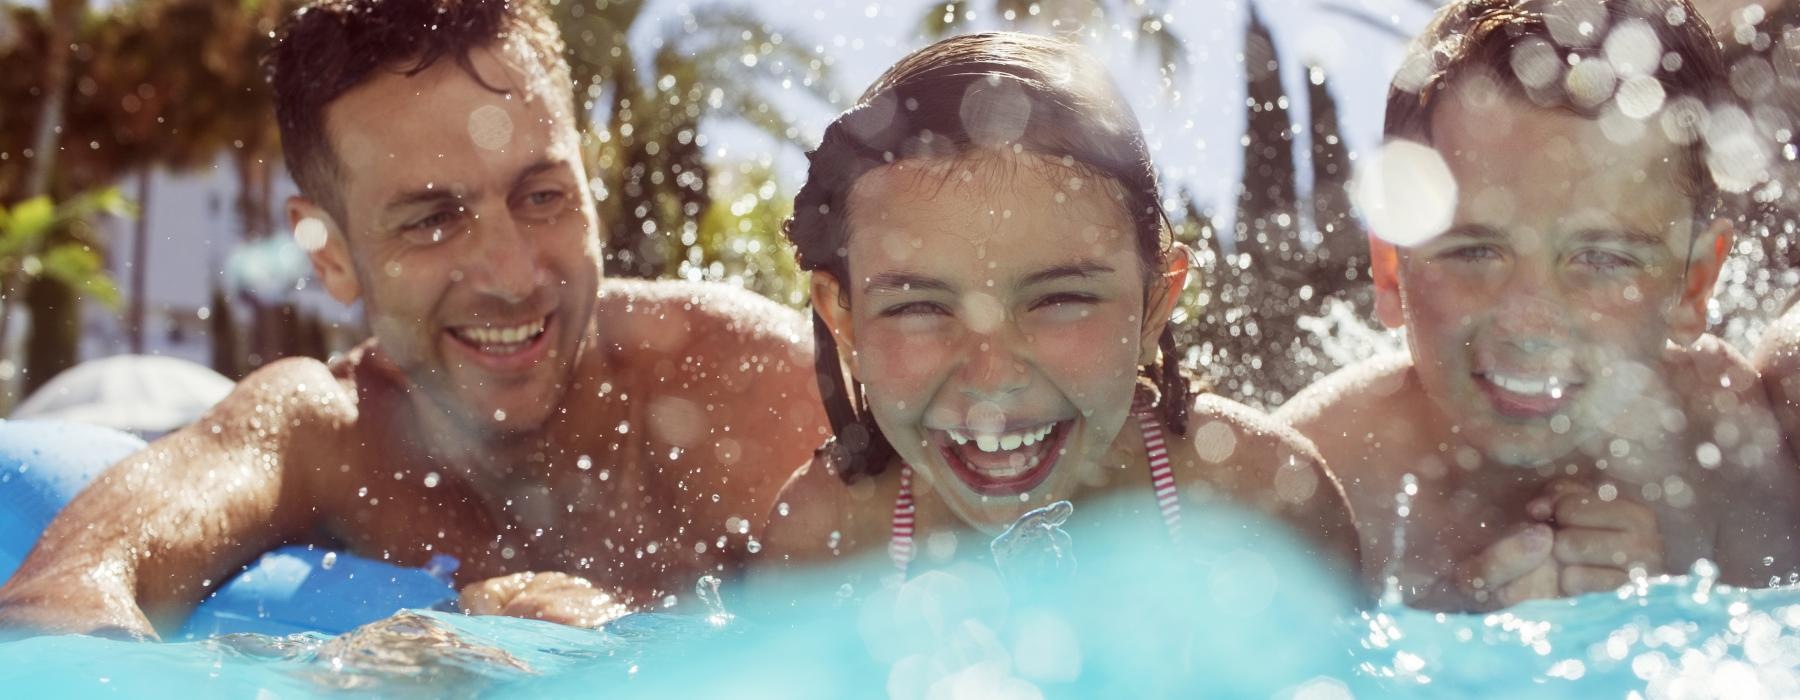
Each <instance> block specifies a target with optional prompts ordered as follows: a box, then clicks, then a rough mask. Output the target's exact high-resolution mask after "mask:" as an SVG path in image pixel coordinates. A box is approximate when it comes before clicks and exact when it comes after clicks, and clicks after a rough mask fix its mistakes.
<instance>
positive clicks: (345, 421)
mask: <svg viewBox="0 0 1800 700" xmlns="http://www.w3.org/2000/svg"><path fill="white" fill-rule="evenodd" d="M355 381H356V380H355V377H354V373H343V372H342V367H341V366H340V367H333V366H327V365H326V364H325V363H324V362H320V361H318V360H315V359H313V358H310V357H290V358H284V359H281V360H277V361H275V362H272V363H269V364H268V365H266V366H264V367H262V368H260V369H258V370H256V371H255V372H252V373H251V374H250V376H248V377H245V378H244V379H243V380H242V381H239V382H238V383H237V386H236V387H234V388H233V389H232V391H231V394H230V395H228V396H226V397H225V400H223V401H221V402H219V405H218V406H216V407H215V408H214V409H213V411H212V412H211V413H209V414H208V415H207V417H206V418H202V421H205V420H209V419H210V420H213V421H219V420H221V419H231V420H232V422H238V421H253V422H255V423H257V424H259V425H257V426H253V428H252V430H254V431H259V432H260V431H262V430H265V429H273V428H276V427H284V428H287V429H290V430H293V429H299V430H305V429H308V428H327V429H331V428H343V427H346V426H349V425H351V424H353V423H355V422H356V419H357V416H358V412H359V406H358V400H357V391H356V384H355ZM272 421H281V422H283V423H285V425H281V426H277V425H268V426H261V425H260V424H261V423H264V422H272ZM219 432H223V428H222V429H221V431H219Z"/></svg>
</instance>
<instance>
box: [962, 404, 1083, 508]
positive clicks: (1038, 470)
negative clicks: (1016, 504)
mask: <svg viewBox="0 0 1800 700" xmlns="http://www.w3.org/2000/svg"><path fill="white" fill-rule="evenodd" d="M1074 425H1075V420H1074V419H1069V420H1062V421H1057V422H1055V423H1042V424H1039V425H1035V426H1028V427H1023V428H1015V429H1013V430H1010V431H1008V432H1004V433H999V434H976V433H964V432H962V431H959V430H936V431H933V432H935V433H937V434H938V450H939V452H941V453H942V454H943V455H944V463H945V464H947V465H949V467H950V471H951V472H953V473H955V474H956V478H958V479H961V480H962V481H963V483H964V484H967V485H968V486H969V488H970V489H971V490H973V491H974V492H976V493H979V494H981V495H983V496H1016V495H1018V494H1021V493H1025V492H1026V491H1030V490H1031V489H1032V488H1034V487H1036V486H1037V485H1038V484H1041V483H1043V481H1044V478H1045V477H1048V476H1049V475H1050V472H1051V470H1053V469H1054V468H1055V467H1056V463H1057V461H1058V460H1060V459H1061V458H1062V456H1063V454H1064V450H1063V445H1064V443H1065V442H1067V440H1068V436H1069V432H1070V430H1071V429H1072V428H1073V426H1074Z"/></svg>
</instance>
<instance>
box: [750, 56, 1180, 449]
mask: <svg viewBox="0 0 1800 700" xmlns="http://www.w3.org/2000/svg"><path fill="white" fill-rule="evenodd" d="M983 152H988V153H1004V152H1011V153H1026V152H1028V153H1032V154H1034V155H1037V156H1040V157H1047V158H1049V159H1051V160H1052V162H1053V163H1060V165H1061V166H1063V167H1067V168H1070V169H1071V170H1073V171H1075V172H1078V173H1082V174H1085V175H1089V176H1093V177H1097V178H1100V179H1101V180H1102V183H1101V184H1102V186H1104V187H1108V188H1109V189H1110V190H1112V191H1114V192H1115V193H1116V194H1117V195H1118V198H1119V201H1120V202H1121V205H1122V206H1123V207H1124V208H1125V212H1126V213H1127V214H1128V215H1129V216H1130V218H1131V221H1132V225H1133V229H1134V233H1135V234H1136V236H1135V237H1136V241H1137V247H1138V254H1139V257H1140V259H1141V260H1142V261H1143V262H1144V263H1145V268H1146V269H1147V270H1161V269H1162V267H1161V264H1162V263H1165V262H1167V261H1168V259H1169V256H1170V255H1174V254H1175V249H1174V241H1173V237H1172V233H1171V228H1170V226H1169V219H1168V216H1167V214H1166V213H1165V212H1164V211H1163V208H1162V204H1161V199H1160V196H1159V194H1158V192H1159V190H1158V186H1157V178H1156V171H1155V169H1154V167H1153V166H1152V165H1151V162H1150V152H1149V149H1148V148H1146V146H1145V144H1144V137H1143V133H1142V130H1141V129H1140V127H1139V126H1138V121H1137V117H1136V116H1134V115H1133V114H1132V112H1131V108H1130V107H1129V106H1128V105H1127V103H1126V102H1125V100H1124V98H1123V96H1122V95H1121V94H1120V93H1119V91H1118V88H1117V87H1116V86H1115V85H1114V84H1113V83H1112V80H1111V79H1110V78H1108V77H1107V75H1106V72H1105V68H1104V67H1103V65H1102V64H1101V63H1100V61H1099V59H1097V58H1096V57H1094V56H1093V55H1092V54H1090V53H1088V52H1087V51H1086V50H1085V49H1083V48H1081V47H1080V46H1079V45H1077V44H1073V43H1070V42H1067V41H1063V40H1060V39H1053V38H1048V37H1041V36H1034V35H1029V34H1016V33H1004V32H1002V33H987V34H971V35H965V36H958V37H952V38H949V39H945V40H943V41H939V42H937V43H935V44H932V45H930V46H927V47H925V48H923V49H920V50H918V51H916V52H914V53H912V54H911V55H908V56H907V57H905V58H903V59H901V60H900V62H899V63H896V64H894V66H893V67H891V68H889V69H888V70H887V72H886V73H884V74H882V76H881V77H880V78H878V79H876V81H875V84H874V85H871V86H870V87H869V89H868V90H867V91H865V92H864V93H863V95H862V97H861V98H860V99H859V100H858V101H857V105H856V106H855V107H854V108H852V109H851V110H850V111H848V112H845V113H844V114H843V115H841V116H839V117H838V118H837V119H836V120H834V121H833V122H832V123H831V125H830V126H829V127H827V128H826V130H825V135H824V137H823V139H822V141H821V143H820V144H819V147H818V148H817V149H815V150H813V151H812V152H811V153H809V154H807V157H808V160H809V161H810V168H809V169H808V171H807V177H806V184H805V185H804V186H802V187H801V188H800V192H799V193H798V194H797V195H796V196H795V198H794V215H793V218H791V219H789V220H788V222H787V225H786V227H785V232H786V234H787V237H788V240H789V241H791V242H793V244H794V248H795V257H796V258H798V260H799V263H800V267H801V269H804V270H808V271H814V272H825V273H828V274H830V275H831V276H832V277H834V278H836V279H837V280H839V281H840V282H841V283H843V286H842V289H843V290H845V291H844V294H845V298H844V299H842V301H843V303H845V304H848V303H849V299H848V291H847V290H848V289H849V287H848V282H849V280H850V274H849V272H850V271H849V259H848V254H849V236H850V234H851V231H850V227H849V220H850V218H849V217H850V211H849V201H850V195H851V192H852V191H853V189H854V187H855V185H856V182H857V179H858V178H860V177H861V176H863V175H864V174H867V173H868V172H869V171H872V170H874V169H876V168H880V167H882V166H885V165H888V164H891V163H894V162H896V161H900V160H907V159H928V158H937V159H954V158H959V157H979V155H980V154H981V153H983ZM1147 279H1148V280H1149V282H1148V284H1154V283H1155V281H1156V280H1157V279H1158V277H1156V276H1154V275H1150V276H1147ZM1150 291H1151V290H1150V289H1146V292H1145V299H1146V303H1148V301H1149V299H1150ZM1170 325H1171V327H1168V328H1165V329H1164V330H1163V334H1162V337H1161V338H1160V339H1159V340H1158V346H1159V347H1160V348H1161V350H1162V353H1161V355H1162V358H1161V360H1159V361H1158V362H1157V364H1156V366H1153V367H1150V368H1148V370H1147V372H1146V376H1145V377H1144V381H1145V382H1146V383H1149V384H1151V385H1153V386H1154V387H1155V389H1156V393H1157V395H1158V410H1159V411H1160V412H1161V414H1162V416H1163V419H1164V421H1165V422H1166V423H1167V424H1168V425H1169V427H1170V428H1171V429H1173V430H1175V431H1176V432H1178V433H1185V432H1186V426H1187V411H1188V401H1189V399H1188V394H1189V391H1190V385H1189V380H1188V379H1187V378H1186V377H1184V376H1183V375H1182V373H1181V371H1180V369H1179V366H1178V362H1177V360H1176V358H1177V357H1178V356H1177V354H1176V352H1175V336H1174V331H1173V328H1172V326H1173V324H1170ZM813 336H814V340H815V343H816V347H817V351H818V354H817V370H818V375H819V390H820V394H821V395H822V396H823V398H824V400H825V408H826V413H827V415H828V416H829V417H830V420H831V428H832V432H833V434H834V435H835V440H834V443H835V450H834V451H835V453H836V454H835V455H833V456H834V458H835V459H836V460H837V461H836V463H835V464H834V468H835V469H836V471H837V473H838V475H839V476H840V477H842V478H843V479H844V480H845V481H852V480H854V479H856V478H858V477H860V476H863V475H873V474H878V473H880V472H881V471H882V470H883V469H885V468H886V466H887V462H888V460H889V458H891V457H892V456H893V454H894V453H893V447H892V446H891V445H890V444H888V442H887V439H886V438H885V437H883V436H882V434H881V430H880V428H879V427H877V426H876V425H875V422H874V419H873V418H872V417H871V416H870V415H869V412H868V410H867V403H866V401H865V400H864V397H863V393H862V385H861V384H860V383H859V382H856V381H855V380H854V379H847V378H846V377H845V376H844V371H843V369H842V365H841V364H840V362H839V359H838V350H837V342H836V340H835V339H833V337H832V335H831V332H830V330H829V329H828V328H827V327H826V326H825V322H824V319H823V318H821V317H820V316H819V313H818V311H817V310H816V309H815V310H814V312H813Z"/></svg>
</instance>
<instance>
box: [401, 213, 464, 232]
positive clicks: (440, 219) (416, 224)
mask: <svg viewBox="0 0 1800 700" xmlns="http://www.w3.org/2000/svg"><path fill="white" fill-rule="evenodd" d="M460 211H461V210H460V209H458V210H457V211H438V212H432V213H431V214H429V215H426V216H425V217H424V218H421V219H416V220H414V221H411V222H409V223H407V224H406V225H404V226H401V227H400V228H401V229H402V230H405V231H427V230H431V229H438V228H443V227H444V226H445V225H446V224H449V223H450V222H451V221H452V220H454V219H455V218H456V215H457V213H458V212H460Z"/></svg>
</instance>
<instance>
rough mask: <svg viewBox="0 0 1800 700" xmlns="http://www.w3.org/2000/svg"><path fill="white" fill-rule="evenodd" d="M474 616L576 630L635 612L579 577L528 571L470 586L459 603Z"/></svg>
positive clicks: (599, 624) (595, 625)
mask: <svg viewBox="0 0 1800 700" xmlns="http://www.w3.org/2000/svg"><path fill="white" fill-rule="evenodd" d="M458 604H459V605H460V606H461V607H462V609H463V612H466V613H468V614H470V615H506V616H510V617H524V618H530V619H533V620H545V621H549V622H556V623H561V624H564V625H570V626H574V627H599V626H601V625H604V624H606V623H608V622H612V621H613V620H617V619H619V618H621V617H624V616H625V615H626V614H628V613H630V612H631V610H630V609H629V608H627V607H625V606H624V605H623V604H621V603H620V602H619V601H618V600H617V599H614V598H613V597H612V595H611V594H609V593H606V592H604V591H600V590H596V589H595V588H594V584H593V583H591V582H589V581H588V580H587V579H584V578H581V577H579V576H570V575H568V574H564V573H558V572H526V573H517V574H511V575H508V576H500V577H497V578H490V579H488V580H486V581H482V582H480V583H474V584H470V585H469V586H468V587H467V588H464V589H463V590H462V597H461V599H460V600H459V601H458Z"/></svg>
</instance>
